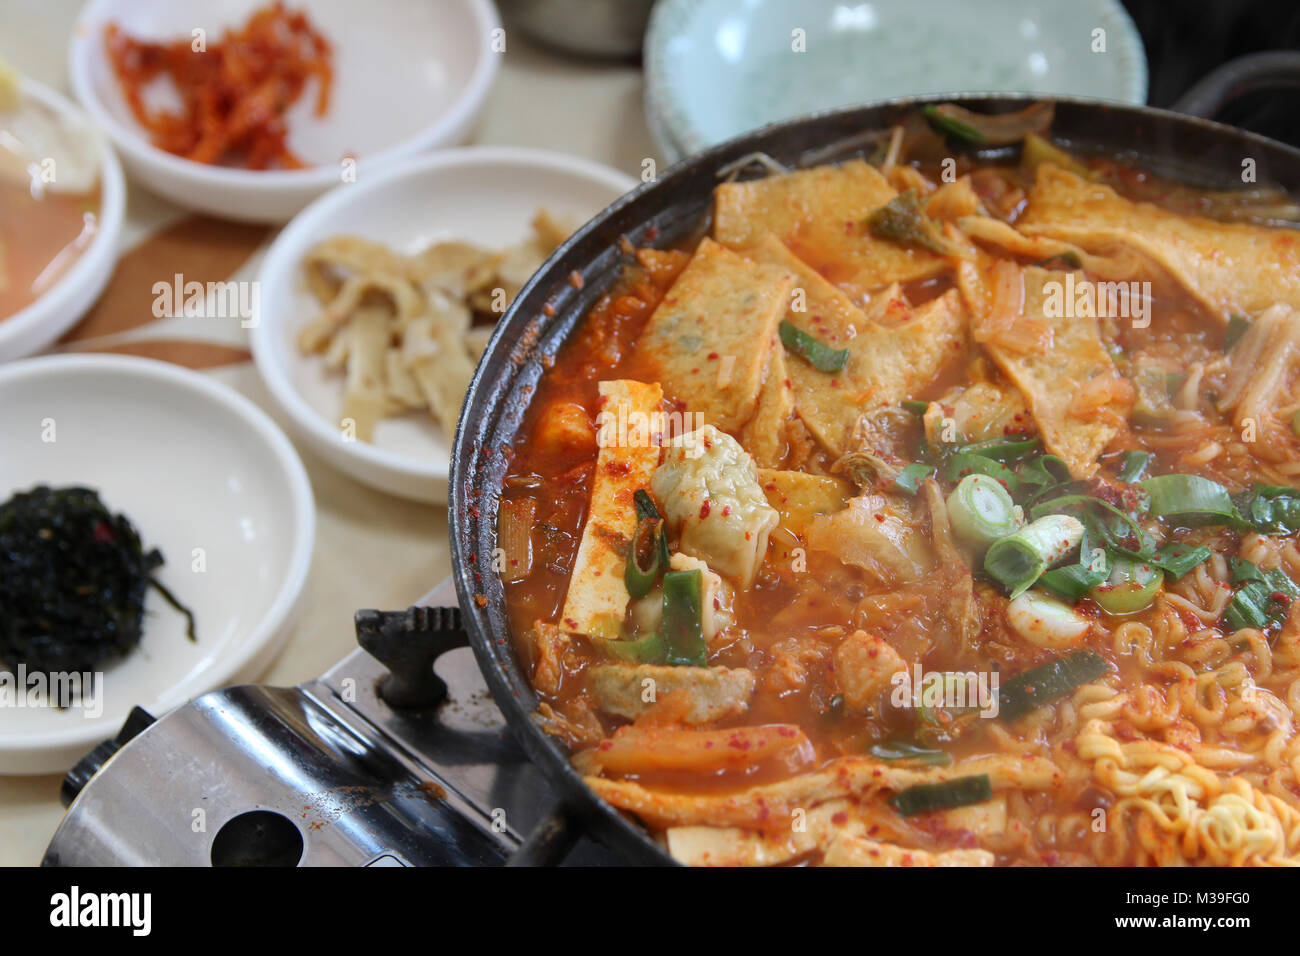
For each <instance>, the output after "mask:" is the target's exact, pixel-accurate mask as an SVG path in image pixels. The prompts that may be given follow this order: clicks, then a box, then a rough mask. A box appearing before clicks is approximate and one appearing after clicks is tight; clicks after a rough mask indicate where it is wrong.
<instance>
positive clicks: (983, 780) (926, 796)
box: [889, 773, 993, 817]
mask: <svg viewBox="0 0 1300 956" xmlns="http://www.w3.org/2000/svg"><path fill="white" fill-rule="evenodd" d="M991 799H993V785H992V783H990V781H989V775H988V774H986V773H981V774H978V775H976V776H971V777H954V778H953V779H951V780H943V781H941V782H939V783H918V784H916V785H914V786H911V787H907V788H906V789H904V790H900V791H898V793H896V794H894V795H893V796H892V797H890V798H889V805H890V806H891V807H893V808H894V809H895V810H897V811H898V812H899V813H900V814H901V815H903V816H905V817H911V816H915V815H916V814H918V813H933V812H935V811H936V810H951V809H953V808H954V807H964V806H968V805H970V804H972V803H983V802H984V801H985V800H991Z"/></svg>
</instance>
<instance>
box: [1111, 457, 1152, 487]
mask: <svg viewBox="0 0 1300 956" xmlns="http://www.w3.org/2000/svg"><path fill="white" fill-rule="evenodd" d="M1155 457H1156V456H1155V455H1153V454H1151V452H1149V451H1126V452H1124V464H1123V465H1122V466H1120V469H1119V480H1120V481H1124V482H1128V483H1129V484H1132V483H1133V482H1135V481H1137V480H1138V479H1140V478H1141V477H1142V476H1143V475H1144V474H1146V470H1147V468H1148V467H1149V466H1150V465H1151V462H1152V461H1153V460H1155Z"/></svg>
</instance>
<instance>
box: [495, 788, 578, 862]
mask: <svg viewBox="0 0 1300 956" xmlns="http://www.w3.org/2000/svg"><path fill="white" fill-rule="evenodd" d="M580 835H581V834H580V832H579V830H578V827H577V826H576V825H575V824H574V822H573V817H572V816H571V815H570V813H569V810H568V808H567V807H566V806H565V805H564V804H563V803H557V804H556V805H555V806H553V807H551V810H550V812H549V813H547V814H546V816H545V817H543V818H542V820H541V822H540V823H538V824H537V826H535V827H533V831H532V832H531V833H529V834H528V836H526V837H524V842H523V843H521V844H519V849H517V850H515V852H514V853H512V854H511V855H510V859H509V860H507V861H506V866H559V865H560V862H561V861H562V860H563V859H564V858H565V857H566V856H568V855H569V851H570V850H572V849H573V845H574V844H575V843H577V842H578V837H579V836H580Z"/></svg>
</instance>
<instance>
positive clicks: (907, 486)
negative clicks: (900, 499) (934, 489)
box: [893, 462, 935, 495]
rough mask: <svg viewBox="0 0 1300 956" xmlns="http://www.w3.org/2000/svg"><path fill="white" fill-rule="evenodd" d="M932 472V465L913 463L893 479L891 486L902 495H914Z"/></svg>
mask: <svg viewBox="0 0 1300 956" xmlns="http://www.w3.org/2000/svg"><path fill="white" fill-rule="evenodd" d="M934 471H935V468H934V465H922V464H918V463H915V462H913V463H912V464H910V465H907V466H906V467H904V468H903V470H902V471H900V472H899V473H898V474H897V475H896V476H895V477H894V481H893V486H894V488H896V489H897V490H898V491H901V492H903V493H904V494H908V495H914V494H916V493H917V492H918V491H920V490H921V482H923V481H925V479H927V478H929V477H930V476H931V475H933V474H934Z"/></svg>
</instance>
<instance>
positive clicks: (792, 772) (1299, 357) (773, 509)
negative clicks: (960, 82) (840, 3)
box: [497, 104, 1300, 866]
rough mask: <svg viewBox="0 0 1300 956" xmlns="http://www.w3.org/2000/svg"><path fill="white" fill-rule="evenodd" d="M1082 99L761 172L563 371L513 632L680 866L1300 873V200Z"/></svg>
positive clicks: (665, 256) (589, 755)
mask: <svg viewBox="0 0 1300 956" xmlns="http://www.w3.org/2000/svg"><path fill="white" fill-rule="evenodd" d="M1051 113H1052V108H1051V104H1040V105H1037V106H1034V107H1031V108H1030V109H1028V110H1025V111H1022V112H1021V113H1017V114H1010V115H1004V116H998V117H984V116H979V115H976V114H972V113H968V112H966V111H964V110H962V109H960V108H957V107H954V106H947V105H945V106H938V107H928V108H927V109H926V110H925V111H924V112H918V114H917V115H916V116H915V117H913V118H912V119H909V121H908V122H906V123H904V124H902V125H901V126H899V127H897V128H895V129H893V130H888V131H884V132H883V133H882V135H881V138H880V141H879V146H878V148H876V149H875V150H874V152H873V151H871V150H866V151H864V155H863V156H862V158H857V159H850V160H846V161H844V162H842V163H840V164H838V165H823V166H815V167H811V168H803V169H797V170H787V169H784V168H775V164H774V163H773V162H772V161H771V160H770V159H767V158H766V157H759V159H761V160H762V161H763V162H764V163H765V165H766V166H767V167H768V169H767V170H766V173H767V174H766V175H762V176H759V177H758V178H749V179H743V180H742V179H733V180H732V181H723V182H720V184H719V185H718V186H717V188H716V190H715V193H714V201H713V209H712V216H711V219H710V221H709V223H708V228H707V235H704V236H702V237H701V238H699V240H698V242H693V243H691V244H690V247H689V248H671V249H665V250H658V249H650V248H643V249H638V250H635V254H634V256H633V257H632V261H630V264H629V266H628V268H627V271H626V274H625V275H624V277H623V278H622V279H621V281H620V282H619V284H618V285H617V287H616V288H614V289H613V290H612V291H611V292H610V293H609V294H608V295H606V296H605V297H604V298H602V299H601V300H600V301H599V302H598V303H597V304H596V305H595V306H594V307H593V309H592V310H591V312H590V314H589V315H588V316H587V317H586V319H585V320H584V323H583V324H582V325H580V326H579V328H578V330H577V331H576V332H575V334H574V335H573V337H572V338H571V340H570V341H569V342H568V343H567V344H566V345H565V346H564V347H563V349H562V350H561V351H560V353H559V354H558V356H557V357H556V361H555V364H554V366H553V367H552V368H551V369H549V370H548V371H547V373H546V374H545V375H544V377H543V379H542V381H541V383H540V385H539V386H538V389H537V392H536V395H535V396H534V400H533V402H532V404H531V406H530V409H529V412H528V417H527V419H526V421H525V423H524V426H523V429H522V430H521V432H520V436H519V440H518V442H517V444H516V445H515V447H514V449H513V452H512V454H513V458H512V461H511V465H510V473H509V475H508V476H507V478H506V481H505V486H504V489H503V492H502V497H501V500H500V503H499V511H498V514H497V520H498V534H499V545H500V546H499V548H498V552H497V553H498V562H499V568H500V570H501V575H502V577H503V579H504V581H505V582H506V596H507V602H508V605H509V612H510V615H511V621H512V627H513V635H514V639H515V640H516V642H517V645H518V649H519V653H520V655H521V658H522V660H523V661H524V663H525V666H526V667H528V668H531V673H532V680H533V683H534V686H535V688H536V690H537V693H538V695H539V697H540V699H541V701H542V704H541V708H540V712H539V715H538V717H539V719H540V720H541V721H542V722H543V723H544V726H545V728H546V729H547V731H548V732H550V733H552V734H554V735H556V736H557V737H559V738H561V739H562V740H563V741H564V742H565V743H566V744H567V745H568V746H569V748H570V749H571V751H572V755H573V762H574V764H575V766H576V767H577V768H578V769H579V770H580V771H581V772H582V773H583V774H584V775H585V777H586V780H587V782H588V783H589V784H590V786H591V787H592V788H593V789H594V790H595V791H596V792H597V793H598V794H599V795H600V796H601V797H602V798H603V799H605V800H607V801H608V802H609V803H611V804H612V805H613V806H615V807H617V808H619V809H620V810H622V811H625V812H626V813H627V814H629V815H630V816H632V817H634V818H636V819H638V820H639V821H641V822H642V823H643V824H645V825H646V826H647V827H648V828H649V829H650V830H651V831H652V832H653V833H654V834H655V835H656V838H657V839H659V840H661V841H662V843H663V845H664V846H665V848H666V849H667V851H668V852H669V853H670V854H671V855H672V856H673V857H674V858H676V859H677V860H680V861H681V862H683V863H688V864H702V865H709V864H713V865H766V864H820V865H869V866H954V865H971V866H992V865H1014V864H1033V865H1043V864H1048V865H1050V864H1070V865H1075V864H1100V865H1169V864H1172V865H1177V864H1209V865H1238V864H1295V863H1300V780H1298V779H1297V778H1298V777H1300V737H1297V734H1296V721H1297V719H1298V718H1300V612H1297V611H1296V610H1295V607H1296V599H1297V597H1300V549H1298V548H1297V540H1296V535H1297V531H1300V490H1297V489H1296V487H1294V485H1293V483H1295V482H1297V480H1300V479H1298V478H1297V476H1300V437H1297V436H1298V435H1300V375H1298V374H1297V373H1298V371H1300V314H1298V313H1297V310H1300V232H1297V231H1296V229H1295V228H1294V222H1295V221H1296V220H1297V219H1298V218H1300V210H1297V209H1296V207H1295V206H1294V204H1293V203H1292V202H1291V201H1290V199H1289V198H1288V197H1287V195H1286V194H1285V193H1284V192H1281V191H1279V190H1273V189H1268V188H1264V187H1258V186H1249V187H1247V188H1245V189H1243V190H1239V191H1226V192H1220V191H1208V190H1204V189H1193V188H1190V187H1187V186H1183V185H1179V184H1176V183H1173V182H1169V181H1166V180H1162V179H1160V178H1159V177H1157V176H1155V175H1152V174H1150V173H1148V172H1145V171H1143V170H1141V169H1135V168H1132V167H1131V166H1128V165H1124V164H1122V163H1120V162H1119V161H1118V160H1116V159H1115V158H1107V157H1097V156H1085V155H1082V154H1074V153H1071V152H1069V151H1067V150H1065V149H1063V148H1062V147H1061V146H1060V145H1058V144H1056V143H1054V142H1053V140H1052V138H1051V133H1050V127H1049V124H1050V122H1051ZM999 150H1000V151H999Z"/></svg>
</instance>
